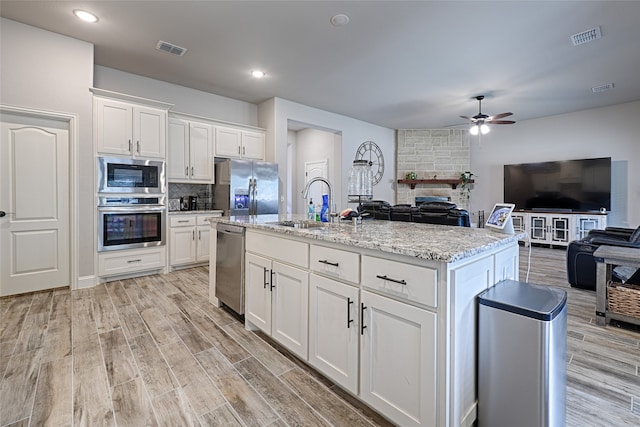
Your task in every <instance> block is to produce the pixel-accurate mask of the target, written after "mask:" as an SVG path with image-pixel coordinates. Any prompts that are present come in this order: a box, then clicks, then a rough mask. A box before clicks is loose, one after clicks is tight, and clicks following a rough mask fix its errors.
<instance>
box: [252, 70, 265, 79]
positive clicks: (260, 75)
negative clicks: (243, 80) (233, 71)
mask: <svg viewBox="0 0 640 427" xmlns="http://www.w3.org/2000/svg"><path fill="white" fill-rule="evenodd" d="M251 75H252V76H253V77H255V78H256V79H261V78H263V77H264V71H260V70H253V71H252V72H251Z"/></svg>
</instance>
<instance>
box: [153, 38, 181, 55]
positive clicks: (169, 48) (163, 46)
mask: <svg viewBox="0 0 640 427" xmlns="http://www.w3.org/2000/svg"><path fill="white" fill-rule="evenodd" d="M156 49H158V50H161V51H163V52H167V53H170V54H172V55H178V56H182V55H184V54H185V52H186V51H187V49H185V48H183V47H180V46H177V45H175V44H171V43H167V42H163V41H162V40H160V41H159V42H158V44H157V45H156Z"/></svg>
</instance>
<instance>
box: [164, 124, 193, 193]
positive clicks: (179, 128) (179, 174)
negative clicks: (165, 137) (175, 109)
mask: <svg viewBox="0 0 640 427" xmlns="http://www.w3.org/2000/svg"><path fill="white" fill-rule="evenodd" d="M168 145H169V155H168V158H167V178H168V179H169V180H176V181H183V182H184V181H185V180H187V179H189V172H190V170H189V122H186V121H184V120H179V119H174V118H170V119H169V142H168Z"/></svg>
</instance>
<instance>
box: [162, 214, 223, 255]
mask: <svg viewBox="0 0 640 427" xmlns="http://www.w3.org/2000/svg"><path fill="white" fill-rule="evenodd" d="M212 216H215V215H212V214H207V215H171V216H170V221H169V224H170V227H171V228H170V231H169V264H170V265H171V266H172V267H173V266H178V265H187V264H194V263H201V262H209V247H210V246H209V245H210V239H209V236H210V233H211V225H210V224H209V222H208V221H207V218H210V217H212Z"/></svg>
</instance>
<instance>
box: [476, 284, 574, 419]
mask: <svg viewBox="0 0 640 427" xmlns="http://www.w3.org/2000/svg"><path fill="white" fill-rule="evenodd" d="M478 300H479V304H480V306H479V326H478V427H513V426H518V427H529V426H530V427H562V426H564V425H565V419H566V414H565V410H566V409H565V408H566V384H567V380H566V350H567V293H566V292H565V291H563V290H561V289H557V288H550V287H546V286H540V285H533V284H529V283H524V282H517V281H513V280H504V281H502V282H499V283H497V284H496V285H495V286H493V287H491V288H489V289H487V290H486V291H484V292H482V293H481V294H480V295H479V296H478Z"/></svg>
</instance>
